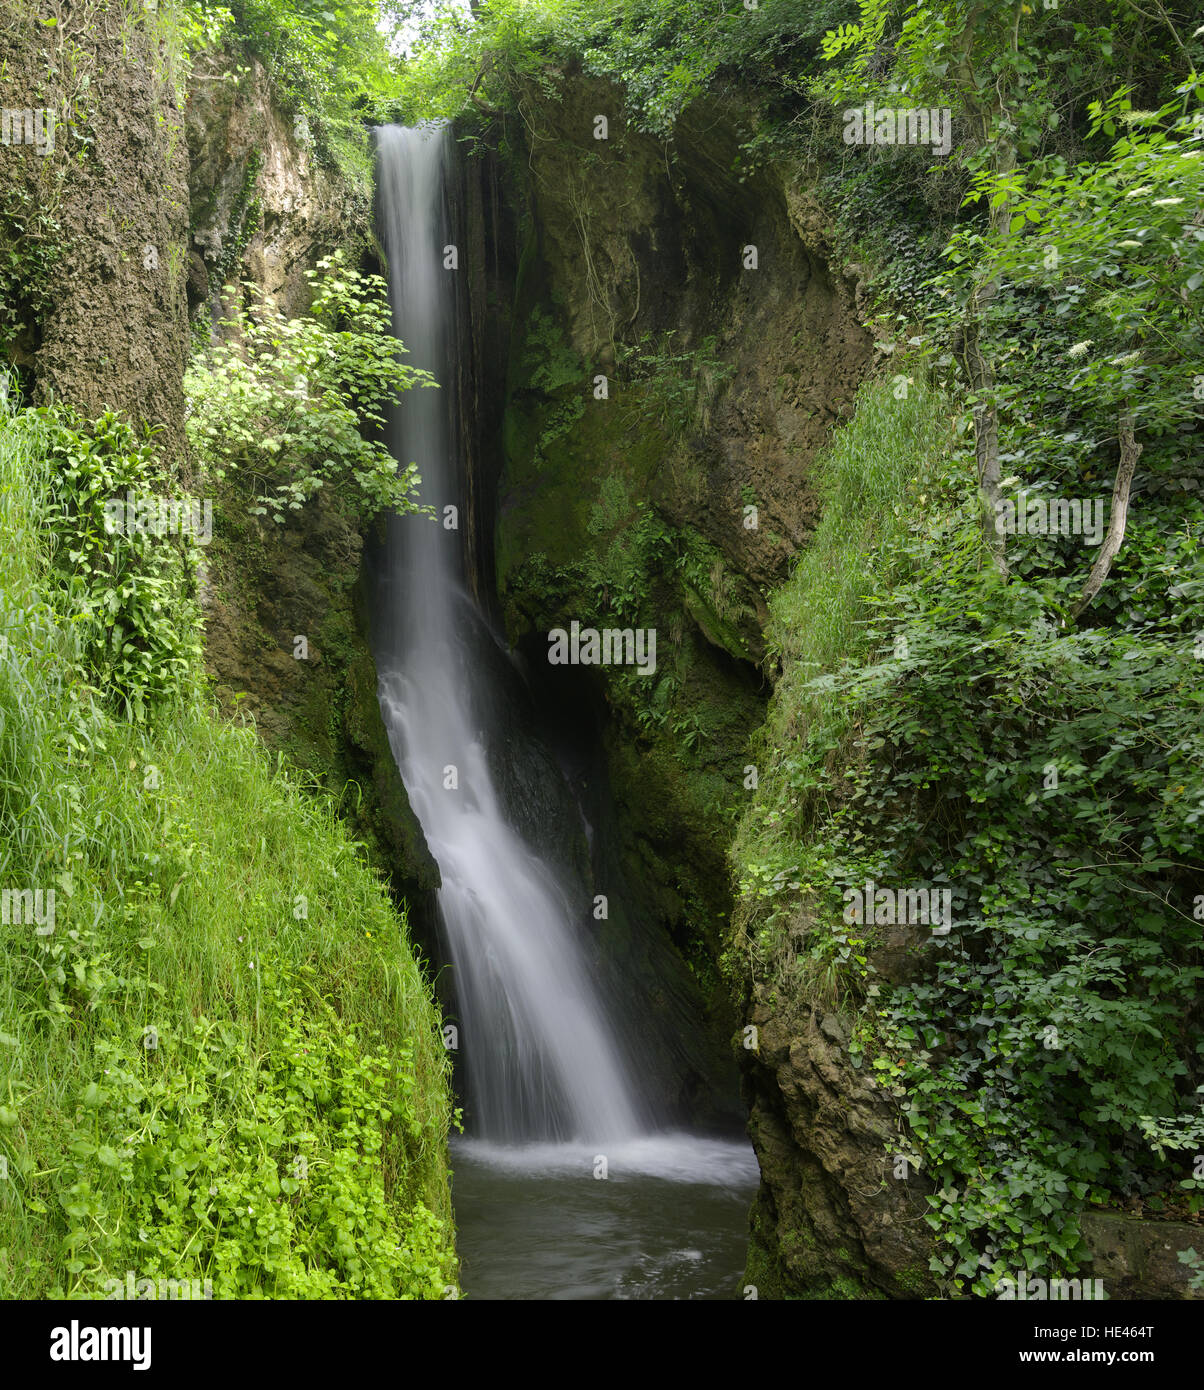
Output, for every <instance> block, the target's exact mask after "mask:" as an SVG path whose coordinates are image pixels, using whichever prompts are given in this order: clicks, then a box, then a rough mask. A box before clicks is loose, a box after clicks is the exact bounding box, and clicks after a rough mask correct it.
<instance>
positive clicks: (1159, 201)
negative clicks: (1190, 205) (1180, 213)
mask: <svg viewBox="0 0 1204 1390" xmlns="http://www.w3.org/2000/svg"><path fill="white" fill-rule="evenodd" d="M1182 201H1183V199H1182V198H1155V199H1154V206H1155V207H1156V208H1173V207H1178V205H1179V204H1180V203H1181V202H1182Z"/></svg>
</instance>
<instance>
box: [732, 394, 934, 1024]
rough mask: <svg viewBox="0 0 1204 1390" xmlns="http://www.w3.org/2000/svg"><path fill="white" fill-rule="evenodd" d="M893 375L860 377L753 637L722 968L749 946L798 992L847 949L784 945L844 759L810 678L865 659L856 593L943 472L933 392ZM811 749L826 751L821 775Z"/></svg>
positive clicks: (802, 924) (826, 978)
mask: <svg viewBox="0 0 1204 1390" xmlns="http://www.w3.org/2000/svg"><path fill="white" fill-rule="evenodd" d="M896 380H898V378H889V379H886V378H879V379H874V380H871V381H868V382H866V384H865V385H864V386H863V387H862V389H861V392H860V394H859V395H858V398H857V403H856V409H855V411H854V413H853V416H852V418H851V419H850V421H849V422H848V424H847V425H845V426H844V427H842V428H841V429H839V430H838V431H837V432H836V434H835V435H834V436H833V439H832V442H831V444H830V445H829V447H828V448H827V449H826V450H825V451H824V453H823V454H822V455H820V456H819V458H817V459H816V461H815V463H814V465H813V482H814V486H815V489H816V492H817V495H818V499H819V503H820V509H821V518H822V519H821V521H820V523H819V526H818V527H817V528H816V531H815V534H814V536H813V537H812V538H811V541H810V543H809V544H808V546H807V548H806V549H805V550H804V551H803V553H802V555H801V557H800V559H799V562H798V565H797V566H796V568H795V570H794V572H793V573H792V575H791V576H790V578H789V579H788V580H787V581H786V583H785V584H783V585H782V587H781V588H780V589H778V590H777V592H776V593H775V594H774V595H773V596H772V598H771V599H770V603H769V609H770V625H769V629H768V633H767V642H768V645H769V648H770V650H771V651H773V652H776V653H777V654H778V655H779V656H780V657H781V660H782V667H783V670H782V676H781V679H780V680H779V681H778V684H777V686H776V688H775V690H774V694H773V698H772V700H771V702H770V706H769V711H768V715H767V718H766V722H765V724H764V726H763V727H762V728H761V729H760V730H759V731H758V733H757V735H756V739H755V743H754V748H753V755H752V756H753V759H754V761H755V763H756V765H757V767H758V769H759V782H758V790H757V793H756V795H755V797H754V800H753V802H752V804H751V806H750V807H749V808H748V810H747V811H746V813H745V815H744V817H743V819H742V821H741V823H740V825H739V828H738V830H737V833H736V837H735V840H734V842H733V846H732V850H731V858H732V863H733V865H734V866H735V869H736V874H737V878H738V882H739V885H740V896H739V899H738V902H737V910H736V912H735V913H734V914H733V921H732V926H733V936H732V945H731V947H730V948H729V952H728V956H727V959H728V968H729V969H735V970H737V971H738V972H740V971H742V970H743V968H744V963H745V962H747V960H748V958H749V953H750V952H752V953H754V954H756V955H758V956H759V957H760V958H761V960H762V962H763V963H764V964H766V965H767V966H768V968H769V973H770V974H771V975H772V974H777V973H778V972H779V971H780V970H786V971H788V972H795V971H797V973H798V975H799V979H800V980H801V982H802V983H801V984H800V990H801V992H802V993H803V994H804V995H805V996H806V997H819V996H822V997H825V998H831V997H834V983H833V982H834V981H835V980H837V979H838V978H839V977H840V975H841V972H842V970H843V968H844V966H845V964H846V963H847V961H848V960H849V959H850V958H852V957H853V956H854V955H855V954H856V948H855V947H853V946H851V945H850V943H849V942H848V941H846V940H844V939H843V938H840V939H837V938H833V939H832V940H828V939H826V938H824V937H822V936H821V937H819V938H816V937H814V935H813V934H812V935H811V937H810V938H809V944H808V949H807V952H806V954H805V956H802V957H798V958H797V959H796V958H795V954H794V953H795V950H796V949H797V947H798V945H799V942H800V940H801V937H802V936H806V935H808V933H809V930H810V920H809V913H808V912H807V911H806V910H804V909H802V907H801V906H800V904H802V903H805V902H807V901H808V900H809V899H810V896H811V892H810V890H811V889H812V887H814V886H817V885H818V886H819V887H821V888H824V889H828V888H830V884H829V883H828V882H827V878H826V875H825V873H824V868H825V866H824V864H823V863H822V862H820V861H819V860H818V859H817V858H816V853H815V849H814V846H812V845H811V844H810V843H809V840H808V836H807V833H806V831H807V825H808V824H809V823H811V821H812V820H813V818H814V816H815V814H816V812H817V806H816V804H815V802H814V798H816V797H820V798H822V797H826V796H827V795H828V791H827V790H826V789H827V788H830V787H832V786H833V785H836V786H839V777H838V776H836V777H833V776H832V775H830V774H831V773H832V771H833V769H835V770H836V771H837V772H838V771H839V768H838V766H837V765H838V764H839V763H840V762H841V761H842V760H843V759H845V758H846V757H847V756H848V749H849V747H850V743H851V740H850V735H851V733H852V732H853V731H854V729H855V726H856V722H857V717H858V709H857V705H856V702H855V701H853V700H850V699H849V698H848V697H847V696H846V697H842V698H839V699H838V698H834V697H833V696H832V695H830V694H829V693H827V692H825V691H824V690H823V689H822V688H817V687H815V686H814V685H812V684H811V683H812V682H814V681H815V680H816V678H817V677H820V676H823V675H824V674H826V673H829V672H832V671H834V670H836V669H838V668H839V667H840V666H841V665H842V664H843V663H844V662H846V661H854V662H859V661H862V660H865V659H866V658H867V656H868V654H869V646H870V640H871V639H870V637H869V635H868V631H867V629H868V623H869V618H870V604H869V602H868V600H869V599H870V598H871V597H872V596H873V595H875V594H881V593H883V592H885V591H887V590H888V589H889V586H890V585H891V583H892V582H893V581H895V580H896V579H898V578H899V577H900V576H901V575H903V574H904V573H905V572H906V570H907V566H908V564H909V561H908V559H907V556H906V552H905V541H906V539H907V537H908V535H909V532H910V531H911V530H912V529H914V528H915V527H916V526H917V525H923V524H924V521H923V517H924V514H925V507H926V503H929V504H930V495H931V494H932V493H933V492H935V491H936V490H937V489H938V488H939V487H941V486H943V485H944V480H945V479H946V478H947V476H948V474H949V472H950V469H949V466H948V463H947V462H946V460H947V459H948V457H949V455H950V453H951V450H952V444H953V438H952V427H951V420H950V411H949V409H948V406H947V403H946V402H945V401H944V399H943V398H942V396H941V395H940V394H939V392H937V391H935V390H933V389H931V388H930V387H928V386H926V385H925V384H924V383H923V382H922V381H916V382H914V383H911V384H909V385H908V387H907V394H906V396H904V397H902V398H901V399H900V398H897V397H896V395H895V386H894V382H895V381H896ZM817 749H818V750H820V751H821V752H823V754H824V756H826V758H827V761H828V773H829V775H827V776H824V777H822V778H821V777H817V775H816V770H815V766H814V757H815V752H816V750H817ZM828 810H829V811H830V810H831V807H828ZM800 894H801V897H800Z"/></svg>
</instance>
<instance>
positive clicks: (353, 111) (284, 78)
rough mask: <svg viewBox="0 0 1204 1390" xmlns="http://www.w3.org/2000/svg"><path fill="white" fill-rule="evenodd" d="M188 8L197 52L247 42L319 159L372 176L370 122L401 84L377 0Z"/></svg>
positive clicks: (238, 2)
mask: <svg viewBox="0 0 1204 1390" xmlns="http://www.w3.org/2000/svg"><path fill="white" fill-rule="evenodd" d="M183 9H184V40H185V43H186V45H187V47H188V48H189V49H190V50H192V51H199V50H200V49H203V48H217V47H219V46H221V45H225V44H230V43H233V42H237V43H239V44H241V45H242V46H243V47H244V48H245V50H246V52H247V53H249V54H250V55H251V56H253V57H255V58H258V59H259V61H260V62H262V63H263V65H264V67H265V68H266V69H267V73H268V76H269V77H270V78H271V79H272V82H273V84H274V86H275V89H276V91H277V93H278V94H279V95H280V97H281V99H282V101H283V103H284V106H285V108H286V110H288V111H289V112H290V113H292V114H293V115H294V116H296V117H297V118H298V119H299V129H300V130H301V131H302V132H303V134H304V138H305V139H306V140H307V141H310V142H312V143H313V145H314V146H315V147H316V149H317V151H318V153H319V155H320V156H321V157H322V158H323V159H324V160H326V161H327V162H328V163H334V164H336V165H339V166H341V167H344V168H345V169H350V170H352V171H355V172H358V173H364V172H365V170H366V163H365V152H366V139H367V137H366V130H365V118H370V117H372V115H373V114H374V113H375V112H376V111H377V110H378V108H380V107H381V105H382V103H387V102H388V101H389V100H391V99H392V97H393V96H394V94H395V80H396V79H395V73H394V66H393V62H392V60H391V58H390V56H389V49H388V43H387V41H386V38H385V35H384V33H383V32H382V30H381V28H380V27H379V26H380V25H381V22H382V20H383V19H385V18H386V17H387V16H385V15H384V14H383V13H382V6H380V5H379V4H378V3H377V0H228V3H227V4H214V3H211V0H186V3H185V5H184V7H183Z"/></svg>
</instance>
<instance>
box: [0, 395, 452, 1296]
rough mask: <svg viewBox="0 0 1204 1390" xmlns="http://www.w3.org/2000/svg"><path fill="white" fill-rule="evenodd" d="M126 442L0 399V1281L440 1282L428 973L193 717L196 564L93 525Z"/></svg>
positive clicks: (122, 431)
mask: <svg viewBox="0 0 1204 1390" xmlns="http://www.w3.org/2000/svg"><path fill="white" fill-rule="evenodd" d="M145 461H146V454H145V446H144V445H143V444H142V443H141V442H139V441H137V440H136V439H135V438H134V437H133V435H132V433H131V432H130V431H129V429H128V427H125V426H122V425H120V424H119V423H117V422H115V421H114V420H113V418H112V417H106V418H105V419H103V420H99V421H94V422H80V421H79V420H77V419H76V418H74V417H73V416H71V415H69V414H68V413H67V412H64V411H42V412H14V410H13V406H12V403H11V401H10V403H9V406H8V407H7V408H6V410H5V413H4V415H3V417H2V418H0V524H2V526H3V531H4V536H5V542H6V543H5V546H4V549H3V554H2V555H0V599H2V607H0V623H2V627H0V885H2V886H3V888H4V890H5V904H4V913H3V919H4V920H3V926H2V927H0V936H2V938H3V950H2V951H0V1018H2V1019H3V1030H2V1031H0V1158H2V1159H3V1160H4V1167H5V1171H6V1172H7V1180H5V1181H3V1182H0V1287H2V1288H3V1292H4V1294H5V1295H6V1296H8V1297H39V1296H48V1295H62V1296H67V1297H84V1298H88V1297H103V1296H104V1295H105V1292H106V1280H109V1279H117V1280H120V1281H121V1282H122V1285H123V1286H124V1284H125V1280H126V1274H127V1271H132V1272H133V1274H134V1277H135V1278H136V1279H144V1278H150V1279H159V1278H164V1279H174V1280H196V1281H198V1283H199V1285H200V1286H201V1287H204V1282H205V1281H206V1280H208V1281H210V1282H211V1287H212V1292H213V1295H214V1296H215V1297H218V1298H222V1297H287V1298H311V1297H334V1298H344V1297H385V1298H396V1297H401V1298H429V1297H433V1298H438V1297H442V1296H444V1294H445V1292H446V1289H447V1287H448V1286H451V1285H454V1283H455V1277H456V1276H455V1268H454V1257H453V1254H452V1244H451V1221H450V1210H449V1201H448V1189H447V1172H446V1148H445V1141H446V1133H447V1126H448V1123H449V1118H450V1108H449V1102H448V1094H447V1060H446V1054H445V1052H444V1049H443V1047H442V1044H441V1040H440V1036H439V1033H438V1020H437V1016H436V1014H435V1012H434V1010H433V1009H432V1006H431V1003H430V998H429V993H428V985H427V981H426V980H425V979H424V977H423V975H422V974H421V972H420V970H419V968H418V967H417V965H416V964H415V961H414V958H413V956H412V955H411V953H410V949H409V946H408V943H407V939H406V934H405V928H404V923H402V922H399V919H398V916H397V913H396V910H395V909H394V907H393V906H392V904H391V902H390V900H389V897H388V895H387V893H386V891H385V889H384V887H383V885H382V884H381V883H380V882H379V881H377V880H376V879H375V878H374V877H373V875H372V874H371V873H370V872H369V870H368V869H367V868H366V867H365V865H364V862H363V859H362V857H361V854H360V852H359V850H358V849H357V847H356V846H355V845H354V844H352V843H351V842H350V841H349V839H348V837H347V835H346V832H345V830H344V829H343V827H342V826H341V825H340V823H339V822H338V821H337V819H336V817H335V815H334V812H333V810H332V807H331V806H330V804H329V802H328V801H326V800H325V799H324V798H322V797H320V796H317V795H315V794H314V793H313V791H312V789H311V788H308V787H307V786H305V785H304V783H303V780H302V779H299V778H298V777H297V776H296V775H295V774H292V773H289V772H287V771H286V770H284V769H282V768H278V767H276V768H274V767H273V766H272V764H271V763H270V761H269V760H268V758H267V755H266V754H265V753H264V752H263V751H262V749H261V747H260V745H259V743H258V740H257V738H256V736H255V734H254V732H253V730H251V729H248V728H238V727H234V726H231V725H228V724H225V723H223V722H222V721H220V720H219V719H217V718H216V717H215V715H214V713H213V712H212V711H211V710H210V708H209V707H208V704H207V701H206V698H205V696H204V694H203V693H202V688H201V684H200V680H199V676H198V672H197V668H196V663H195V660H194V659H193V655H194V654H193V653H192V652H191V650H190V648H189V644H190V643H191V642H192V641H194V638H193V637H192V634H193V633H195V630H196V629H195V619H194V617H193V616H192V615H191V614H190V611H189V609H188V608H187V607H186V606H185V607H183V608H180V607H175V606H173V607H171V608H169V607H168V606H167V605H168V603H169V602H170V603H172V604H173V605H174V601H175V600H174V590H172V589H171V586H173V585H175V584H177V583H183V584H187V583H188V575H187V571H188V569H189V567H190V565H191V563H192V556H191V555H189V554H188V553H185V552H180V551H175V550H173V548H172V546H171V542H170V539H169V538H164V537H151V536H141V537H138V538H137V541H138V544H136V545H134V546H127V544H126V540H125V538H124V537H113V536H110V537H108V538H107V539H106V541H105V542H102V540H101V537H100V533H99V532H98V530H97V527H96V524H95V519H94V511H93V509H94V508H95V506H96V501H97V498H98V497H99V496H101V495H103V494H104V493H106V492H107V489H108V488H109V487H110V486H123V485H124V484H125V483H126V482H137V483H142V482H145V481H148V480H147V479H146V478H145V477H144V476H143V473H142V471H141V470H142V468H143V465H144V464H145ZM155 547H163V553H162V554H160V553H158V552H157V551H156V550H155ZM113 555H116V556H117V558H112V556H113ZM165 557H167V558H165ZM64 560H65V561H66V562H67V563H64ZM164 586H167V588H166V589H165V587H164ZM104 613H108V614H109V615H110V616H109V618H108V620H107V622H106V620H105V618H104V617H103V616H100V615H103V614H104ZM173 624H174V626H175V631H176V634H177V635H176V636H175V638H174V639H173V637H172V635H171V632H170V631H169V629H170V627H171V625H173ZM106 626H107V628H108V633H107V635H105V633H104V629H105V628H106ZM122 634H124V636H123V635H122ZM123 690H124V691H126V692H135V691H136V692H137V700H135V697H134V696H133V695H132V694H131V695H130V698H129V699H128V700H127V701H125V702H122V703H121V705H120V707H114V705H113V701H112V696H113V695H114V694H115V693H117V692H120V691H123ZM135 705H137V706H138V709H139V711H140V712H141V714H142V716H143V717H142V719H141V721H138V720H135V719H132V718H129V717H127V716H128V714H129V713H132V712H134V707H135ZM52 893H53V895H54V896H53V899H51V897H50V895H51V894H52Z"/></svg>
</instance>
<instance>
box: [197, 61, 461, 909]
mask: <svg viewBox="0 0 1204 1390" xmlns="http://www.w3.org/2000/svg"><path fill="white" fill-rule="evenodd" d="M238 68H239V62H236V61H235V60H234V59H233V58H231V57H229V56H226V57H221V56H216V55H215V56H212V57H211V59H210V61H209V63H208V64H207V65H205V70H203V71H201V72H200V73H198V74H195V75H194V79H193V83H192V90H191V93H190V97H189V101H188V106H187V115H188V121H187V133H188V147H189V154H190V167H191V175H190V181H189V186H190V190H191V199H192V214H191V227H192V250H191V270H190V274H189V301H190V305H191V309H192V314H193V318H194V321H195V322H196V323H197V325H198V328H201V329H207V330H208V331H210V332H220V331H221V328H220V320H221V318H222V317H223V315H224V313H225V312H226V300H227V297H226V296H225V295H224V294H223V291H222V287H223V286H224V285H226V284H227V283H233V282H238V281H242V280H251V281H253V282H254V283H255V284H256V285H257V286H258V288H259V290H260V291H262V292H263V293H264V294H268V295H271V296H273V297H274V298H275V300H276V303H277V306H278V307H279V308H280V310H281V311H282V312H283V313H285V314H287V315H289V316H296V315H300V314H303V313H304V312H305V311H306V309H307V308H308V305H309V302H310V298H311V291H310V286H309V281H308V280H307V278H306V274H305V272H306V271H307V270H310V269H312V268H313V267H314V266H315V265H316V264H317V262H318V261H319V260H321V259H322V257H323V256H324V255H326V254H328V253H329V252H331V251H333V250H334V249H336V248H340V247H341V248H343V249H344V251H345V252H346V254H347V256H348V259H349V260H350V261H352V262H353V263H354V262H356V261H362V260H371V259H372V258H373V257H374V255H375V251H374V246H375V243H374V236H373V229H372V204H371V196H370V181H369V177H368V165H367V162H366V157H365V165H364V168H363V170H361V171H359V173H360V174H361V175H362V177H355V176H352V175H350V174H348V175H345V176H340V175H338V174H336V173H335V172H334V171H332V170H329V169H326V168H324V167H322V166H321V165H319V164H318V163H317V162H316V160H315V159H314V158H313V157H312V154H311V150H310V145H309V141H308V138H307V134H306V131H305V129H304V127H303V126H301V125H299V124H297V123H295V122H293V121H292V120H290V119H289V118H288V117H286V116H285V114H284V113H283V112H282V111H281V110H280V107H279V104H278V102H277V101H276V99H275V96H274V93H273V90H272V87H271V84H270V82H269V81H268V79H267V76H266V74H265V73H264V70H263V68H262V67H261V66H260V65H259V64H258V63H256V62H252V63H251V64H250V67H249V71H247V72H246V73H245V75H243V76H242V77H241V78H236V76H235V74H236V72H237V70H238ZM214 486H215V490H216V492H217V493H218V494H219V496H218V505H217V508H216V514H217V523H216V534H215V540H214V544H213V547H212V552H211V555H210V561H211V565H210V574H209V581H210V582H209V585H208V602H207V605H206V613H205V618H206V624H205V625H206V646H205V651H206V663H207V665H208V668H209V670H210V672H211V674H212V676H213V678H214V689H215V693H216V694H217V696H218V698H219V700H220V701H221V702H222V704H223V706H224V707H225V708H226V709H227V710H229V711H231V712H233V711H235V710H237V711H238V712H239V713H241V714H247V715H250V716H251V717H252V718H253V719H254V720H255V723H256V727H257V728H258V730H259V733H260V734H261V736H262V737H263V738H264V740H265V741H266V742H267V743H268V744H269V745H270V746H271V747H273V748H276V749H279V750H280V751H282V752H285V753H287V754H288V756H289V757H290V758H291V759H292V760H293V761H294V762H295V763H296V764H297V765H298V766H300V767H302V768H304V769H306V770H307V771H309V772H311V773H313V774H314V775H315V776H316V777H317V778H318V779H319V781H320V782H321V783H322V785H323V786H324V787H325V788H326V789H327V790H328V791H330V792H331V793H332V794H333V795H334V796H335V797H336V798H337V799H338V801H339V805H340V810H341V812H342V814H343V815H344V816H345V817H346V818H347V819H348V821H349V822H350V823H351V825H352V826H353V827H354V829H355V832H356V834H357V835H358V836H359V837H360V838H361V839H362V840H363V841H364V843H365V845H366V846H367V848H368V851H369V854H370V856H371V858H372V859H373V862H374V863H375V864H376V865H377V867H378V868H379V869H380V870H381V871H382V872H383V873H385V874H386V875H387V876H388V877H389V878H390V879H391V880H392V882H393V883H394V885H395V887H396V888H397V890H398V892H399V893H404V894H405V895H406V896H407V897H409V898H410V899H411V900H412V901H419V902H421V901H425V899H426V898H428V897H429V895H430V894H431V893H432V892H433V890H434V889H435V888H436V887H437V886H438V882H439V874H438V868H437V866H436V865H435V862H434V860H433V859H432V858H431V856H430V853H429V851H428V850H427V847H426V842H425V840H424V839H423V836H422V831H421V828H420V827H419V825H418V822H417V819H416V817H415V816H414V814H413V812H412V810H411V809H410V804H409V800H408V798H407V796H406V792H405V787H404V785H403V783H402V780H401V776H400V774H399V773H398V771H397V765H396V763H395V762H394V760H393V755H392V753H391V751H390V749H389V744H388V738H387V735H386V733H385V729H384V724H383V721H382V719H381V715H380V706H379V704H378V702H377V695H376V684H377V682H376V668H375V664H374V662H373V659H372V654H371V650H370V646H369V640H368V603H369V601H368V598H367V595H366V591H365V589H364V588H363V586H362V583H361V579H362V560H363V552H364V535H363V528H362V525H361V523H360V521H359V519H358V517H357V516H356V514H355V512H354V510H353V509H352V508H351V507H349V506H346V505H345V504H344V503H343V501H342V500H341V499H340V498H338V497H332V496H328V495H327V493H325V492H323V493H320V494H319V495H318V497H316V498H315V499H314V500H313V501H312V502H311V503H310V504H309V505H308V506H307V507H306V508H304V509H303V510H302V511H301V512H299V513H298V514H296V516H294V517H292V518H290V520H289V523H288V525H287V526H277V525H274V524H272V523H271V522H261V521H260V520H257V519H255V518H254V517H252V516H250V515H249V514H248V505H249V502H250V498H249V497H248V496H247V495H246V494H245V493H244V492H243V490H242V489H241V488H240V486H239V483H238V480H237V479H230V480H227V481H226V482H224V483H221V484H215V485H214ZM299 653H304V655H299Z"/></svg>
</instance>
